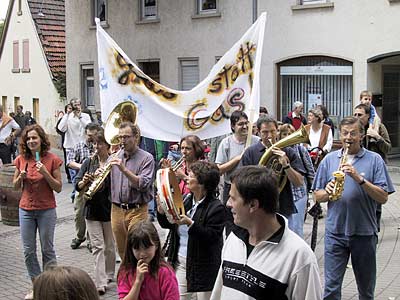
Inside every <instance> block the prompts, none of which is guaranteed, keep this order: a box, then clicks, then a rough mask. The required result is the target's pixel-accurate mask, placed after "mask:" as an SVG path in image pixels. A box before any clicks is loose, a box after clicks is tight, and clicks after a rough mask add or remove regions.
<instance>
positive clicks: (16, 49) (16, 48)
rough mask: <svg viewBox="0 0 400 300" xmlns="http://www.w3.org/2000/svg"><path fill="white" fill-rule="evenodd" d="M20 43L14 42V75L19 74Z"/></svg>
mask: <svg viewBox="0 0 400 300" xmlns="http://www.w3.org/2000/svg"><path fill="white" fill-rule="evenodd" d="M19 71H20V70H19V41H13V68H12V72H13V73H19Z"/></svg>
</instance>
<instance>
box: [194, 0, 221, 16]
mask: <svg viewBox="0 0 400 300" xmlns="http://www.w3.org/2000/svg"><path fill="white" fill-rule="evenodd" d="M197 6H198V13H216V12H217V0H197Z"/></svg>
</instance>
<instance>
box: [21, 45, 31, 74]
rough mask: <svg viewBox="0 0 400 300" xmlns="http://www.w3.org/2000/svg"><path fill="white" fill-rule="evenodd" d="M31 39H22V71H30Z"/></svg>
mask: <svg viewBox="0 0 400 300" xmlns="http://www.w3.org/2000/svg"><path fill="white" fill-rule="evenodd" d="M30 71H31V69H30V68H29V40H23V41H22V72H24V73H29V72H30Z"/></svg>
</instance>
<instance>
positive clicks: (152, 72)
mask: <svg viewBox="0 0 400 300" xmlns="http://www.w3.org/2000/svg"><path fill="white" fill-rule="evenodd" d="M138 62H139V68H140V69H141V70H142V71H143V73H144V74H146V75H147V76H149V77H150V78H151V79H153V80H154V81H156V82H158V83H160V62H159V61H138Z"/></svg>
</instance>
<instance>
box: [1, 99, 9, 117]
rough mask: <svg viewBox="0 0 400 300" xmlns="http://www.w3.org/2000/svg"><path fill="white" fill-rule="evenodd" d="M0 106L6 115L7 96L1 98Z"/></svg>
mask: <svg viewBox="0 0 400 300" xmlns="http://www.w3.org/2000/svg"><path fill="white" fill-rule="evenodd" d="M1 105H2V106H3V113H5V114H7V110H8V108H7V96H2V97H1Z"/></svg>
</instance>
